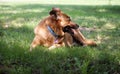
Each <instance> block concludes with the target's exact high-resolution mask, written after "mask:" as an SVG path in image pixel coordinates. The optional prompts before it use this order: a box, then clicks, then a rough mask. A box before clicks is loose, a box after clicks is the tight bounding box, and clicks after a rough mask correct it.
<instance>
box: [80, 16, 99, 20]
mask: <svg viewBox="0 0 120 74" xmlns="http://www.w3.org/2000/svg"><path fill="white" fill-rule="evenodd" d="M79 18H80V19H85V20H93V21H99V19H98V18H97V17H95V16H87V17H86V16H81V17H79Z"/></svg>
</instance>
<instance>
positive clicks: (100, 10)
mask: <svg viewBox="0 0 120 74" xmlns="http://www.w3.org/2000/svg"><path fill="white" fill-rule="evenodd" d="M97 11H98V12H107V10H106V9H98V10H97Z"/></svg>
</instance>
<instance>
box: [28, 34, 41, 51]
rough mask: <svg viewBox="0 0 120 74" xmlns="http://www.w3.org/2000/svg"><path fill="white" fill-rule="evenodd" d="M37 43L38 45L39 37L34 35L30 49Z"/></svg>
mask: <svg viewBox="0 0 120 74" xmlns="http://www.w3.org/2000/svg"><path fill="white" fill-rule="evenodd" d="M37 45H40V39H39V37H38V36H35V38H34V39H33V41H32V43H31V45H30V51H32V49H33V48H35V47H36V46H37Z"/></svg>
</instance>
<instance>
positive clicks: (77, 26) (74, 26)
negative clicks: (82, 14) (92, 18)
mask: <svg viewBox="0 0 120 74" xmlns="http://www.w3.org/2000/svg"><path fill="white" fill-rule="evenodd" d="M71 28H73V29H78V28H79V25H78V24H75V25H73V26H72V27H71Z"/></svg>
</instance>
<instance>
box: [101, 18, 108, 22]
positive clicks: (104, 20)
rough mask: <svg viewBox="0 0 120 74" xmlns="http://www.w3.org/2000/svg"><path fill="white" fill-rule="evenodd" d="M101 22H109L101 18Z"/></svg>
mask: <svg viewBox="0 0 120 74" xmlns="http://www.w3.org/2000/svg"><path fill="white" fill-rule="evenodd" d="M99 21H101V22H107V19H106V18H100V19H99Z"/></svg>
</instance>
